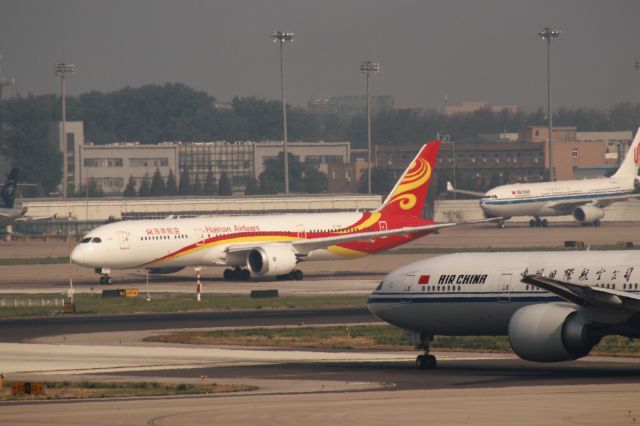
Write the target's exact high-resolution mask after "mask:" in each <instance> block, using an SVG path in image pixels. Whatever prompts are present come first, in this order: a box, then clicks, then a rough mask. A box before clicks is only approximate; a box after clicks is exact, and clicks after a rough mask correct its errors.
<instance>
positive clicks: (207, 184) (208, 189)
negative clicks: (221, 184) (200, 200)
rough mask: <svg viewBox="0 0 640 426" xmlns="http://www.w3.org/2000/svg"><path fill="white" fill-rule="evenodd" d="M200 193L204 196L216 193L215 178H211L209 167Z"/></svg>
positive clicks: (211, 173) (211, 172)
mask: <svg viewBox="0 0 640 426" xmlns="http://www.w3.org/2000/svg"><path fill="white" fill-rule="evenodd" d="M202 192H203V193H204V195H216V194H217V193H218V185H217V184H216V178H215V177H214V176H213V171H212V170H211V166H209V171H207V177H206V178H205V180H204V188H203V190H202Z"/></svg>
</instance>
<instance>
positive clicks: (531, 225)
mask: <svg viewBox="0 0 640 426" xmlns="http://www.w3.org/2000/svg"><path fill="white" fill-rule="evenodd" d="M529 226H530V227H531V228H533V227H534V226H536V221H535V219H531V220H529Z"/></svg>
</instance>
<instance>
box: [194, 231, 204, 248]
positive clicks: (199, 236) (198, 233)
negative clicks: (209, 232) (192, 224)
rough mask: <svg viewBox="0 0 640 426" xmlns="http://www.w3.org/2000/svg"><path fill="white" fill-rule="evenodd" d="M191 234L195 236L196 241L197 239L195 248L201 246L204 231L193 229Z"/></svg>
mask: <svg viewBox="0 0 640 426" xmlns="http://www.w3.org/2000/svg"><path fill="white" fill-rule="evenodd" d="M193 233H194V234H195V235H196V239H197V241H196V246H201V245H203V244H204V239H205V236H204V231H203V230H202V228H195V229H194V230H193Z"/></svg>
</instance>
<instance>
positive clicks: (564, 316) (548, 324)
mask: <svg viewBox="0 0 640 426" xmlns="http://www.w3.org/2000/svg"><path fill="white" fill-rule="evenodd" d="M368 306H369V310H371V312H373V313H374V314H375V315H376V316H378V317H379V318H381V319H382V320H384V321H387V322H389V323H391V324H393V325H395V326H398V327H400V328H402V329H404V330H407V331H408V332H409V333H408V334H409V335H412V336H414V337H416V338H419V340H420V345H419V347H420V348H422V349H424V351H425V352H424V355H420V356H418V357H417V359H416V366H417V367H418V368H421V369H423V368H435V366H436V359H435V357H434V356H433V355H429V342H430V341H431V340H432V339H433V336H435V335H442V336H482V335H487V336H504V335H506V336H508V337H509V342H510V344H511V347H512V348H513V351H514V352H515V353H516V354H517V355H518V356H519V357H521V358H523V359H525V360H529V361H538V362H556V361H568V360H574V359H578V358H581V357H583V356H586V355H587V354H588V353H589V352H590V351H591V349H592V348H593V347H594V346H595V345H596V344H597V343H598V342H599V341H600V339H601V338H602V337H603V336H606V335H620V336H626V337H630V338H634V337H640V251H631V250H629V251H583V252H522V253H460V254H449V255H442V256H436V257H432V258H429V259H426V260H422V261H419V262H415V263H412V264H410V265H406V266H404V267H402V268H399V269H396V270H395V271H393V272H391V273H390V274H389V275H387V276H386V277H385V278H384V280H383V281H382V282H381V283H380V285H379V286H378V287H377V288H376V289H375V290H374V291H373V293H372V294H371V295H370V297H369V305H368Z"/></svg>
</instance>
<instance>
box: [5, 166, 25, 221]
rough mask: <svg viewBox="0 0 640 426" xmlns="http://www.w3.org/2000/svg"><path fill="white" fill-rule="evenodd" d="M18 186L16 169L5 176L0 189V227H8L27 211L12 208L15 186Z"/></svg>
mask: <svg viewBox="0 0 640 426" xmlns="http://www.w3.org/2000/svg"><path fill="white" fill-rule="evenodd" d="M17 184H18V169H17V168H15V167H14V168H13V169H11V171H10V172H9V174H8V175H7V180H6V181H5V183H4V185H3V186H2V189H1V190H0V198H2V207H0V226H6V225H10V224H11V223H13V221H15V220H16V219H18V218H20V217H22V216H24V214H25V213H26V212H27V209H26V208H25V209H17V208H14V207H13V206H14V202H15V199H16V185H17Z"/></svg>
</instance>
